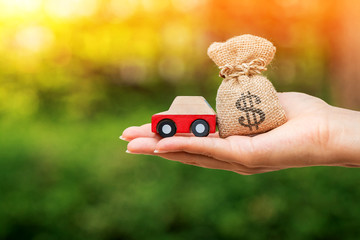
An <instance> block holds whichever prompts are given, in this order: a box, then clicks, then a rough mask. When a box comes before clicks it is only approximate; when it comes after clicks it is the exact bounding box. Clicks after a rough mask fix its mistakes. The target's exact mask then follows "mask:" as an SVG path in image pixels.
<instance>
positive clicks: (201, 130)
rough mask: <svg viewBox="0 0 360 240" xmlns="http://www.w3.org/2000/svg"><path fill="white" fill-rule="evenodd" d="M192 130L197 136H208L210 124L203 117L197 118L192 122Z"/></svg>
mask: <svg viewBox="0 0 360 240" xmlns="http://www.w3.org/2000/svg"><path fill="white" fill-rule="evenodd" d="M191 132H192V133H193V134H194V135H195V136H197V137H206V136H207V135H209V132H210V128H209V124H208V123H207V122H206V121H205V120H202V119H198V120H195V121H194V122H193V123H192V124H191Z"/></svg>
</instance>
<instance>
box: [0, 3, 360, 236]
mask: <svg viewBox="0 0 360 240" xmlns="http://www.w3.org/2000/svg"><path fill="white" fill-rule="evenodd" d="M359 10H360V4H359V3H358V2H357V1H352V0H344V1H340V0H339V1H336V0H328V1H326V0H302V1H300V0H291V1H288V0H241V1H237V0H222V1H217V0H11V1H10V0H0V54H1V58H0V239H36V240H42V239H105V240H106V239H357V238H358V236H359V234H360V207H359V204H358V202H359V201H358V200H359V199H360V189H359V182H360V173H359V170H357V169H346V168H336V167H312V168H304V169H289V170H283V171H279V172H273V173H266V174H260V175H254V176H241V175H238V174H235V173H231V172H225V171H220V170H209V169H201V168H197V167H193V166H186V165H181V164H178V163H175V162H171V161H166V160H162V159H160V158H157V157H150V156H138V155H129V154H126V153H125V150H126V143H125V142H122V141H120V140H119V139H118V137H119V136H120V135H121V133H122V131H123V130H124V129H125V128H126V127H128V126H131V125H141V124H144V123H147V122H149V121H150V118H151V115H152V114H154V113H157V112H160V111H164V110H166V109H167V108H168V107H169V105H170V103H171V101H172V100H173V98H174V97H175V96H177V95H202V96H204V97H205V98H206V99H207V100H208V101H209V103H210V104H211V105H212V106H213V107H215V96H216V91H217V88H218V86H219V84H220V81H221V79H220V78H219V77H218V69H217V68H216V66H215V64H213V63H212V62H211V61H210V60H209V58H208V57H207V55H206V50H207V47H208V46H209V45H210V44H211V42H213V41H224V40H226V39H227V38H229V37H232V36H235V35H240V34H243V33H251V34H255V35H259V36H262V37H265V38H267V39H269V40H271V41H272V42H273V43H274V44H275V45H276V46H277V53H276V56H275V59H274V61H273V63H272V64H271V66H270V67H269V70H268V71H267V72H266V75H267V76H268V77H269V79H270V80H271V81H272V82H273V84H274V85H275V86H276V88H277V90H278V91H299V92H305V93H308V94H311V95H314V96H317V97H320V98H322V99H324V100H326V101H327V102H329V103H330V104H333V105H337V106H342V107H347V108H352V109H355V110H360V94H358V93H359V91H360V81H359V79H360V74H359V71H358V64H359V62H360V44H359V43H360V31H359V29H360V21H359V20H360V15H359Z"/></svg>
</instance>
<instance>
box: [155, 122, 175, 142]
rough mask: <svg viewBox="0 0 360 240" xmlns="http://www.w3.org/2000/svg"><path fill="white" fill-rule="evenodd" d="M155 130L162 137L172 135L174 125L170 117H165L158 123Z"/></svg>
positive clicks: (173, 133)
mask: <svg viewBox="0 0 360 240" xmlns="http://www.w3.org/2000/svg"><path fill="white" fill-rule="evenodd" d="M156 131H157V132H158V133H159V135H160V136H161V137H163V138H166V137H172V136H174V135H175V133H176V125H175V123H174V121H172V120H170V119H165V120H162V121H160V122H159V123H158V125H157V127H156Z"/></svg>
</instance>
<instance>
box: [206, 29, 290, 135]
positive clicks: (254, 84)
mask: <svg viewBox="0 0 360 240" xmlns="http://www.w3.org/2000/svg"><path fill="white" fill-rule="evenodd" d="M275 51H276V48H275V47H274V45H273V44H272V43H271V42H269V41H268V40H266V39H264V38H261V37H257V36H253V35H249V34H245V35H241V36H237V37H233V38H231V39H229V40H227V41H226V42H215V43H213V44H211V45H210V47H209V48H208V55H209V57H210V58H211V59H212V60H213V61H214V62H215V63H216V65H217V66H218V67H219V68H220V69H221V70H220V76H221V77H222V78H223V81H222V83H221V85H220V87H219V90H218V92H217V97H216V111H217V124H218V127H219V134H220V137H222V138H225V137H228V136H231V135H253V134H258V133H263V132H266V131H269V130H271V129H273V128H276V127H278V126H280V125H282V124H284V123H285V122H286V116H285V111H284V110H283V109H282V107H281V105H280V102H279V99H278V97H277V95H276V90H275V88H274V86H273V85H272V83H271V82H270V81H269V80H268V79H267V78H266V77H265V76H262V75H261V72H262V71H265V70H266V66H267V65H268V64H269V63H270V62H271V60H272V59H273V57H274V55H275Z"/></svg>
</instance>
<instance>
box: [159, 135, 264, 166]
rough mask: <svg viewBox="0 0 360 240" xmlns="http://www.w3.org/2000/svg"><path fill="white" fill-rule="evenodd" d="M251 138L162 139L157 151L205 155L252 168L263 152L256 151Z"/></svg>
mask: <svg viewBox="0 0 360 240" xmlns="http://www.w3.org/2000/svg"><path fill="white" fill-rule="evenodd" d="M251 141H252V140H251V137H245V136H235V137H229V138H226V139H222V138H199V137H172V138H167V139H162V140H160V141H159V143H158V144H157V145H156V151H157V152H159V153H165V152H181V151H184V152H187V153H193V154H199V155H204V156H207V157H211V158H215V159H217V160H222V161H226V162H238V163H240V164H242V165H244V166H252V164H253V163H255V162H256V161H257V159H258V155H259V153H261V151H255V150H254V149H253V145H252V143H251Z"/></svg>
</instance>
